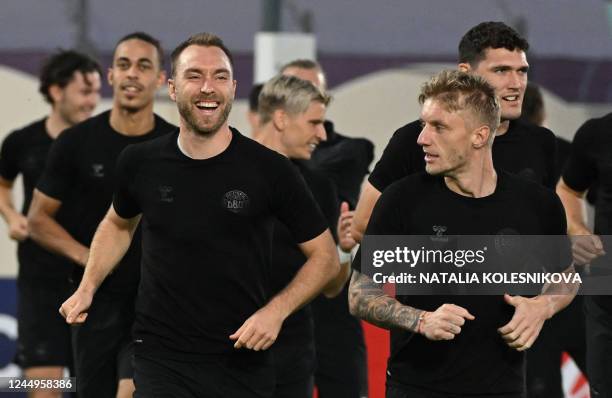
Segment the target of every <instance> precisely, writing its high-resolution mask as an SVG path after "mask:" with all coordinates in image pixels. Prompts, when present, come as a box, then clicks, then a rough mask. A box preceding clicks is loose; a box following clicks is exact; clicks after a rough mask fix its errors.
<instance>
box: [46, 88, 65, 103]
mask: <svg viewBox="0 0 612 398" xmlns="http://www.w3.org/2000/svg"><path fill="white" fill-rule="evenodd" d="M63 96H64V90H63V89H62V88H60V86H58V85H57V84H52V85H51V86H49V97H51V100H53V103H54V104H57V103H58V102H60V101H61V100H62V97H63Z"/></svg>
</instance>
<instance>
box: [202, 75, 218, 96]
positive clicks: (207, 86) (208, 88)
mask: <svg viewBox="0 0 612 398" xmlns="http://www.w3.org/2000/svg"><path fill="white" fill-rule="evenodd" d="M214 91H215V90H214V87H213V84H212V79H210V78H207V77H205V78H204V81H203V82H202V87H200V92H201V93H212V92H214Z"/></svg>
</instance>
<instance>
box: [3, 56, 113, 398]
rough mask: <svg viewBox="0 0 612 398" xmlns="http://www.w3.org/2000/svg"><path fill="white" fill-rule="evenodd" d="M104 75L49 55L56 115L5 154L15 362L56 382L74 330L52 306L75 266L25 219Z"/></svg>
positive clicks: (45, 77)
mask: <svg viewBox="0 0 612 398" xmlns="http://www.w3.org/2000/svg"><path fill="white" fill-rule="evenodd" d="M101 72H102V71H101V69H100V66H99V65H98V63H97V62H96V61H94V60H93V59H91V58H89V57H88V56H86V55H84V54H81V53H78V52H76V51H72V50H67V51H60V52H58V53H56V54H54V55H53V56H51V57H50V58H49V59H48V60H47V61H46V62H45V64H44V65H43V67H42V70H41V72H40V89H39V91H40V93H41V94H42V95H43V97H44V98H45V100H46V101H47V102H48V103H49V104H50V105H51V112H50V113H49V115H47V116H46V117H44V118H42V119H40V120H37V121H35V122H33V123H31V124H29V125H28V126H25V127H23V128H21V129H19V130H16V131H13V132H12V133H10V134H9V135H8V136H7V137H6V138H5V139H4V142H3V143H2V149H1V150H0V214H2V216H3V218H4V220H5V221H6V224H7V227H8V232H9V237H10V238H11V239H14V240H16V241H17V242H18V249H17V258H18V263H19V271H18V275H17V295H18V299H17V322H18V323H17V325H18V342H17V354H16V360H15V362H16V363H17V364H18V365H20V366H21V367H22V368H23V369H24V375H25V377H28V378H39V379H59V378H61V377H62V376H63V370H64V368H65V367H71V364H72V349H71V343H70V328H69V326H68V325H67V324H66V323H65V322H63V320H62V319H61V317H58V316H57V309H56V308H55V307H57V305H58V304H61V303H62V302H63V301H64V299H65V297H66V295H67V294H69V292H70V285H69V284H68V275H69V273H70V270H71V268H70V267H69V266H67V265H66V264H65V263H64V262H63V261H62V260H61V259H60V258H58V257H57V256H56V255H54V254H52V253H50V252H48V251H47V250H45V249H43V248H42V247H40V246H39V245H37V244H36V243H35V242H34V241H33V240H31V239H30V237H29V234H28V222H27V219H26V216H25V215H26V214H27V212H28V209H29V207H30V203H31V201H32V191H33V190H34V186H35V185H36V182H37V181H38V179H39V177H40V175H41V174H42V172H43V168H44V165H45V161H46V159H47V153H48V152H49V148H50V147H51V144H52V143H53V141H54V140H55V139H56V138H57V137H58V136H59V135H60V134H61V133H62V131H64V130H65V129H67V128H69V127H72V126H74V125H75V124H77V123H80V122H82V121H83V120H85V119H87V118H89V117H90V116H91V114H92V113H93V111H94V109H95V108H96V106H97V104H98V100H99V99H100V85H101V83H100V76H101ZM19 174H21V176H22V178H23V193H24V201H23V206H22V208H21V212H19V211H18V210H17V209H16V208H15V206H14V205H13V201H12V198H11V193H12V189H13V183H14V181H15V178H16V177H17V176H18V175H19ZM60 396H61V393H57V392H50V391H35V392H32V393H30V397H35V398H40V397H60Z"/></svg>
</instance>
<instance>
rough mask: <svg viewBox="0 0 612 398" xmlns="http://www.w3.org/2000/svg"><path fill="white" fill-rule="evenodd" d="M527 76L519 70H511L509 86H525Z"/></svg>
mask: <svg viewBox="0 0 612 398" xmlns="http://www.w3.org/2000/svg"><path fill="white" fill-rule="evenodd" d="M526 82H527V76H526V75H525V74H523V73H521V72H518V71H513V72H512V73H511V74H510V87H511V88H517V89H518V88H521V87H523V86H525V85H526V84H527V83H526Z"/></svg>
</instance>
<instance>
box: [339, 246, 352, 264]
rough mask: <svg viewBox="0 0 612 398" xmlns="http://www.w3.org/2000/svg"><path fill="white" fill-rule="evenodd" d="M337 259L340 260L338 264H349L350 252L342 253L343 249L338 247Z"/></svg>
mask: <svg viewBox="0 0 612 398" xmlns="http://www.w3.org/2000/svg"><path fill="white" fill-rule="evenodd" d="M338 258H339V259H340V264H345V263H350V262H351V260H352V259H351V251H350V250H349V251H348V252H346V251H344V249H343V248H341V247H340V246H338Z"/></svg>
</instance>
